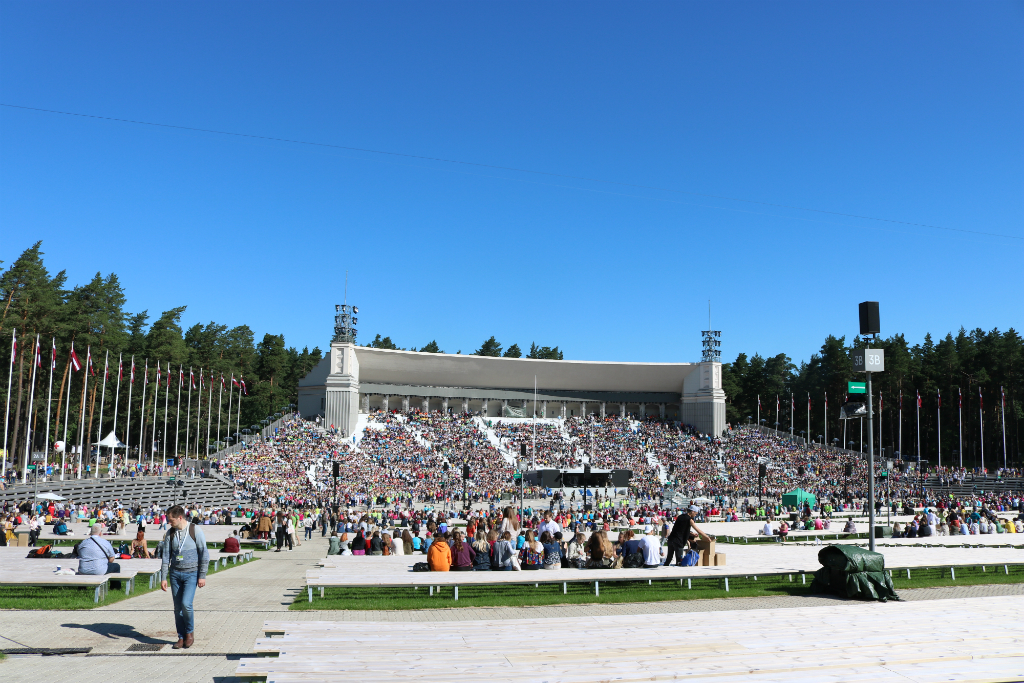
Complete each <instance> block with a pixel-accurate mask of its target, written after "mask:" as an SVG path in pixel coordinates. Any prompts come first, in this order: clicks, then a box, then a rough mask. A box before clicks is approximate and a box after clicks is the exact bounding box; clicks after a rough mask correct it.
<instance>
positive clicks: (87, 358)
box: [85, 347, 96, 377]
mask: <svg viewBox="0 0 1024 683" xmlns="http://www.w3.org/2000/svg"><path fill="white" fill-rule="evenodd" d="M91 349H92V347H89V348H87V349H86V350H85V364H86V366H88V368H89V374H90V375H92V376H93V377H95V376H96V368H94V367H93V365H92V350H91Z"/></svg>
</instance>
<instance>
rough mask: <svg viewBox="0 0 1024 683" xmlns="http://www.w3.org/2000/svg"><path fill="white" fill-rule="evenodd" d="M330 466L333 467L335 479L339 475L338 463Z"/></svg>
mask: <svg viewBox="0 0 1024 683" xmlns="http://www.w3.org/2000/svg"><path fill="white" fill-rule="evenodd" d="M331 464H332V465H334V478H335V479H337V478H338V475H339V474H340V470H341V468H340V467H339V466H338V463H336V462H333V463H331Z"/></svg>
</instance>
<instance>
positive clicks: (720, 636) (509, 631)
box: [235, 596, 1024, 683]
mask: <svg viewBox="0 0 1024 683" xmlns="http://www.w3.org/2000/svg"><path fill="white" fill-rule="evenodd" d="M1022 612H1024V596H1012V597H997V598H970V599H961V600H935V601H922V602H910V603H885V604H881V603H850V602H843V601H837V603H836V606H835V607H834V608H829V609H828V610H827V611H825V610H823V608H821V607H806V608H790V609H764V610H744V611H717V612H696V613H692V612H691V613H685V614H640V615H618V616H599V617H572V618H553V619H514V620H480V621H458V622H450V621H435V622H407V623H401V624H396V623H378V622H330V621H311V622H294V621H292V622H275V621H268V622H266V623H265V625H264V629H265V631H267V632H268V633H283V634H284V635H283V636H282V637H276V638H260V639H257V641H256V643H255V645H254V648H253V650H254V652H255V653H257V654H263V655H267V654H277V655H278V656H277V657H257V658H255V659H244V660H242V661H240V662H239V666H238V668H237V669H236V672H235V673H236V675H237V676H242V677H248V678H255V679H261V678H265V679H266V680H267V681H268V683H269V682H270V681H273V682H274V683H291V682H299V681H325V682H328V683H330V682H333V681H351V680H358V681H360V683H385V682H392V681H481V680H486V681H491V682H497V683H501V682H510V683H511V682H515V683H534V682H536V681H546V682H547V683H574V682H576V681H579V682H583V681H594V680H605V681H609V680H614V681H627V682H629V681H651V680H677V679H683V678H694V679H698V680H714V681H719V682H721V683H740V682H741V681H742V682H743V683H749V682H750V681H758V682H759V683H760V682H762V681H764V682H767V683H776V682H778V683H782V682H785V683H838V682H839V681H848V682H865V683H867V682H868V681H881V682H882V683H890V682H893V683H895V682H896V681H900V682H901V683H905V681H906V680H907V679H908V678H910V679H912V680H917V681H924V680H935V681H938V680H942V681H968V680H971V681H980V680H993V681H1008V680H1022V679H1024V634H1021V633H1020V632H1019V630H1017V629H1015V628H1013V627H1012V625H1014V624H1016V623H1017V621H1018V620H1019V615H1020V614H1021V613H1022ZM822 619H825V620H826V621H827V623H830V624H837V625H838V624H841V628H842V632H843V633H847V634H849V635H850V637H844V636H843V635H842V633H835V634H833V636H832V637H819V636H818V635H816V634H815V633H814V632H813V629H815V628H817V627H818V626H821V625H822V624H823V622H822ZM964 623H974V624H976V623H986V624H992V625H993V630H992V632H990V633H988V634H986V635H985V636H984V637H979V636H978V634H977V633H973V632H971V631H970V630H963V629H956V628H952V629H948V628H943V626H942V625H948V624H964ZM809 628H810V629H812V630H811V631H809V630H808V629H809ZM937 629H938V630H941V634H938V633H937Z"/></svg>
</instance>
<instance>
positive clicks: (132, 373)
mask: <svg viewBox="0 0 1024 683" xmlns="http://www.w3.org/2000/svg"><path fill="white" fill-rule="evenodd" d="M131 382H132V384H135V356H132V372H131Z"/></svg>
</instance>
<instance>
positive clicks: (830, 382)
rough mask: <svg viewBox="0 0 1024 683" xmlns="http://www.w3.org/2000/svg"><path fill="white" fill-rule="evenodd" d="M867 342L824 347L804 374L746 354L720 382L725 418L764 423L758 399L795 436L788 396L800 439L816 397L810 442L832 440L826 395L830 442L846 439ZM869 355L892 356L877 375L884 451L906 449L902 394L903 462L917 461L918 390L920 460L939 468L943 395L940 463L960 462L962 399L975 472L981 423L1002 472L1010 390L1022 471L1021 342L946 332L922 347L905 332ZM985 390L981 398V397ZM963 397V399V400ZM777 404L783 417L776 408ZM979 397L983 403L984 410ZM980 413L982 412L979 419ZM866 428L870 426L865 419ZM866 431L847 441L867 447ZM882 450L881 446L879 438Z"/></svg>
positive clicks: (853, 432)
mask: <svg viewBox="0 0 1024 683" xmlns="http://www.w3.org/2000/svg"><path fill="white" fill-rule="evenodd" d="M867 345H868V344H867V343H866V341H865V340H864V339H862V338H860V337H855V338H854V339H853V340H852V341H851V342H850V343H849V344H848V343H847V341H846V339H845V337H838V338H837V337H833V336H831V335H830V336H829V337H827V338H826V339H825V343H824V344H822V346H821V350H820V351H819V352H818V353H815V354H813V355H812V356H811V359H810V361H808V362H806V363H801V364H800V366H799V367H797V366H796V365H795V364H794V363H793V362H792V361H791V360H790V358H789V357H788V356H786V355H785V354H779V355H777V356H772V357H768V358H762V357H761V356H759V355H754V356H753V357H750V358H748V357H747V355H746V354H744V353H741V354H739V356H737V358H736V360H735V361H733V362H732V363H725V364H723V367H722V370H723V373H722V375H723V376H722V381H723V385H724V389H725V393H726V401H727V403H726V419H727V420H728V421H729V422H731V423H732V424H734V425H736V424H745V423H746V422H747V421H748V419H750V421H756V419H757V417H756V416H757V414H758V413H757V401H758V396H760V399H761V419H763V420H765V421H766V422H765V424H766V425H768V426H772V427H774V424H775V422H779V429H781V430H784V431H789V429H790V419H791V411H790V400H791V399H790V395H791V392H792V401H793V402H794V403H795V410H794V411H793V413H794V414H793V415H792V421H793V425H794V432H795V433H796V434H798V435H799V434H801V433H802V432H804V431H806V430H807V401H808V395H810V401H811V404H810V406H811V407H810V419H811V428H810V431H811V433H810V437H811V439H813V440H818V439H819V438H820V437H823V436H824V435H825V430H824V425H825V400H824V399H825V394H826V393H827V394H828V440H829V442H832V440H833V439H834V438H837V437H838V438H839V439H840V441H842V436H843V432H842V422H841V421H840V420H839V408H840V406H841V405H842V404H843V403H844V401H845V398H846V390H847V382H848V381H855V382H863V381H864V375H863V373H856V374H855V373H854V372H853V365H852V362H851V360H850V351H851V350H852V349H853V348H863V347H865V346H867ZM871 348H880V349H884V350H885V372H882V373H875V374H873V375H872V384H873V394H874V407H875V411H876V413H875V414H876V421H875V434H876V435H877V434H878V422H877V415H878V413H877V411H878V405H879V395H881V399H882V446H884V447H885V448H886V449H887V453H891V452H893V451H896V450H899V435H900V430H899V420H898V417H899V396H900V392H901V391H902V393H903V455H904V456H905V457H908V458H911V459H916V457H917V453H918V450H917V449H918V442H917V392H920V393H921V411H920V415H921V425H920V426H921V440H920V449H921V450H920V453H921V457H922V458H923V459H925V460H927V461H928V463H929V464H930V465H933V466H934V465H936V464H938V462H937V461H938V445H939V432H938V427H939V410H940V408H939V394H940V393H941V396H942V403H941V424H942V433H941V437H942V464H943V465H944V466H949V465H956V464H959V461H960V453H959V449H960V426H961V423H960V417H959V416H960V408H959V403H958V401H959V400H960V396H961V395H962V400H963V462H964V466H965V467H977V466H979V464H980V462H981V446H982V442H981V434H982V429H981V419H982V417H983V418H984V454H985V466H986V468H988V469H989V470H994V469H995V468H996V467H1002V465H1003V422H1002V419H1003V418H1002V414H1003V410H1002V403H1001V401H1002V395H1001V393H1000V392H1001V391H1005V393H1006V451H1007V461H1008V464H1009V465H1010V466H1011V467H1012V466H1014V464H1016V466H1020V465H1021V463H1022V461H1021V457H1020V422H1021V417H1022V416H1024V405H1022V403H1021V400H1022V398H1024V396H1022V395H1021V389H1022V383H1021V373H1022V371H1024V342H1022V339H1021V336H1020V335H1019V334H1017V332H1016V331H1015V330H1014V329H1013V328H1010V329H1009V330H1008V331H1006V332H1000V331H999V330H992V331H991V332H985V331H984V330H981V329H976V330H973V331H971V332H968V331H966V330H964V329H961V330H960V331H959V332H958V333H957V335H956V336H953V335H952V334H947V335H946V336H945V337H944V338H943V339H941V340H939V341H938V342H936V341H934V340H933V339H932V337H931V335H930V334H929V335H925V338H924V342H923V343H921V344H916V345H914V346H910V345H909V344H908V343H907V340H906V339H905V338H904V336H903V335H902V334H897V335H894V336H892V337H889V338H888V339H879V340H878V341H877V342H872V343H871ZM979 391H980V393H981V399H979ZM958 392H960V393H959V394H958ZM776 397H778V401H779V402H780V403H781V415H779V414H778V412H777V411H776ZM979 400H980V401H981V403H980V404H979ZM979 408H983V413H981V414H979ZM865 422H866V421H865ZM859 429H860V427H859V425H858V424H857V422H856V421H851V422H850V429H849V432H848V435H847V440H851V439H852V440H854V441H856V442H857V447H859V443H860V441H859V440H860V431H859ZM875 443H876V446H877V444H878V440H877V438H876V440H875Z"/></svg>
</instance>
